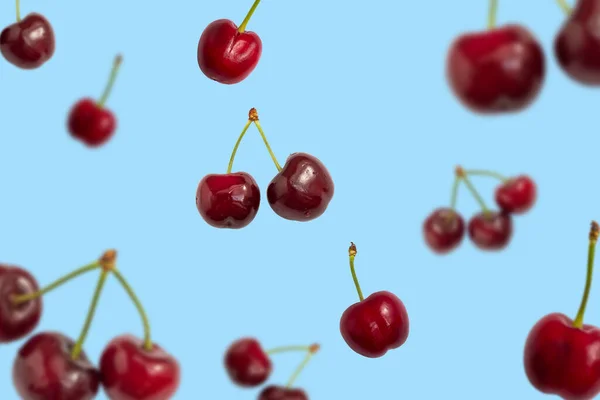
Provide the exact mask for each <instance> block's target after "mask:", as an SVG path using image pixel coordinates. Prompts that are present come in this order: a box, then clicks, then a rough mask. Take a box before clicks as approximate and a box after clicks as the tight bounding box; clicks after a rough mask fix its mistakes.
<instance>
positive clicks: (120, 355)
mask: <svg viewBox="0 0 600 400" xmlns="http://www.w3.org/2000/svg"><path fill="white" fill-rule="evenodd" d="M100 373H101V374H102V384H103V386H104V391H105V393H106V395H107V396H108V398H109V399H111V400H167V399H170V398H172V397H173V396H174V395H175V393H176V392H177V389H178V388H179V382H180V367H179V363H178V362H177V360H176V359H175V358H174V357H173V356H171V355H170V354H168V353H167V352H165V351H164V350H163V349H162V348H161V347H160V346H159V345H157V344H153V345H152V350H146V349H145V348H144V341H143V340H141V339H138V338H136V337H134V336H131V335H122V336H118V337H116V338H114V339H113V340H111V341H110V343H109V344H108V345H107V346H106V348H105V349H104V351H103V352H102V355H101V356H100Z"/></svg>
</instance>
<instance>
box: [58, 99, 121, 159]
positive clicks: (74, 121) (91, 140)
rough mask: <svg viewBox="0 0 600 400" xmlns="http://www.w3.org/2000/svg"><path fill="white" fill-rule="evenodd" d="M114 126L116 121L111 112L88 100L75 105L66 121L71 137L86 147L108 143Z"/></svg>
mask: <svg viewBox="0 0 600 400" xmlns="http://www.w3.org/2000/svg"><path fill="white" fill-rule="evenodd" d="M116 126H117V120H116V118H115V115H114V114H113V113H112V111H110V110H108V109H106V108H104V107H101V106H99V105H98V103H97V102H96V101H94V100H92V99H90V98H85V99H82V100H79V101H78V102H77V103H75V105H74V106H73V107H72V108H71V111H70V112H69V116H68V119H67V128H68V130H69V133H70V134H71V136H72V137H73V138H75V139H77V140H79V141H81V142H82V143H84V144H85V145H87V146H88V147H98V146H101V145H103V144H104V143H106V142H108V140H109V139H110V138H111V137H112V136H113V134H114V132H115V129H116Z"/></svg>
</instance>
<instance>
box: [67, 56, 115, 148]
mask: <svg viewBox="0 0 600 400" xmlns="http://www.w3.org/2000/svg"><path fill="white" fill-rule="evenodd" d="M122 62H123V57H122V56H121V55H117V56H116V57H115V60H114V62H113V67H112V70H111V73H110V78H109V80H108V83H107V84H106V87H105V88H104V93H103V94H102V96H101V97H100V100H98V101H94V100H93V99H91V98H84V99H81V100H79V101H78V102H77V103H75V105H73V107H72V108H71V110H70V112H69V115H68V118H67V128H68V130H69V133H70V134H71V136H72V137H73V138H74V139H76V140H79V141H81V142H82V143H83V144H85V145H86V146H88V147H99V146H101V145H103V144H105V143H106V142H108V140H109V139H110V138H111V137H112V136H113V134H114V132H115V129H116V126H117V120H116V118H115V115H114V114H113V113H112V111H110V110H109V109H107V108H105V107H104V105H105V104H106V102H107V100H108V97H109V96H110V93H111V91H112V88H113V85H114V83H115V80H116V78H117V74H118V72H119V68H120V66H121V63H122Z"/></svg>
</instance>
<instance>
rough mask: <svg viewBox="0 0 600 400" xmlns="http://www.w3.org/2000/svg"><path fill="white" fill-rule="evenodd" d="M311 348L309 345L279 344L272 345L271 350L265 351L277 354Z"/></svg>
mask: <svg viewBox="0 0 600 400" xmlns="http://www.w3.org/2000/svg"><path fill="white" fill-rule="evenodd" d="M310 350H311V346H281V347H274V348H272V349H271V350H268V351H267V352H266V353H267V354H269V355H273V354H279V353H288V352H292V351H302V352H309V351H310Z"/></svg>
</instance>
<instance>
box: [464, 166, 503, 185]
mask: <svg viewBox="0 0 600 400" xmlns="http://www.w3.org/2000/svg"><path fill="white" fill-rule="evenodd" d="M464 172H465V175H468V176H488V177H490V178H495V179H498V180H500V181H502V182H506V181H508V180H509V179H508V178H507V177H506V176H504V175H502V174H499V173H497V172H494V171H488V170H484V169H469V170H466V171H464Z"/></svg>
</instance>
